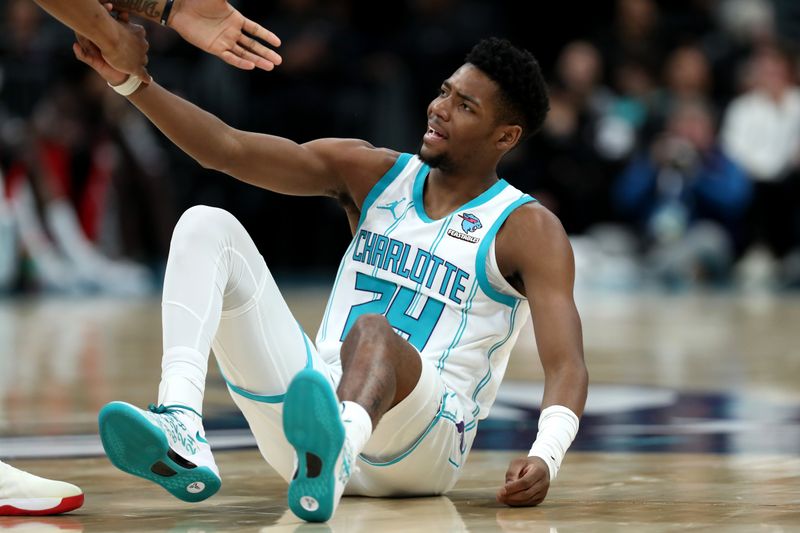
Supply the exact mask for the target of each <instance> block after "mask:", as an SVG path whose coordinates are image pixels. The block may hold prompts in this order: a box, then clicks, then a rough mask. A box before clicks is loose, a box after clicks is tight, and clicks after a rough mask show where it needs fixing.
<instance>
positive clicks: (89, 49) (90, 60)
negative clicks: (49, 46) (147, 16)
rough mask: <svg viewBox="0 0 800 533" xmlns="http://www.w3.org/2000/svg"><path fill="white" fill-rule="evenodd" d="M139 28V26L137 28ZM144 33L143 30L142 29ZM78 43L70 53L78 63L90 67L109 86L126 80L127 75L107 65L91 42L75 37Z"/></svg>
mask: <svg viewBox="0 0 800 533" xmlns="http://www.w3.org/2000/svg"><path fill="white" fill-rule="evenodd" d="M139 27H140V28H141V26H139ZM142 31H144V29H142ZM75 37H77V39H78V42H77V43H73V45H72V51H73V52H74V53H75V57H77V58H78V59H79V60H80V61H82V62H84V63H86V64H87V65H89V66H90V67H92V68H93V69H94V70H95V72H97V73H98V74H100V77H102V78H103V79H104V80H106V81H107V82H108V83H110V84H111V85H120V84H121V83H124V82H125V80H127V79H128V74H126V73H125V72H122V71H120V70H117V69H115V68H114V67H112V66H111V65H109V64H108V61H106V60H105V59H104V58H103V55H102V54H101V53H100V49H99V48H98V47H97V45H95V44H94V43H93V42H92V41H90V40H89V39H87V38H86V37H84V36H82V35H77V34H76V35H75Z"/></svg>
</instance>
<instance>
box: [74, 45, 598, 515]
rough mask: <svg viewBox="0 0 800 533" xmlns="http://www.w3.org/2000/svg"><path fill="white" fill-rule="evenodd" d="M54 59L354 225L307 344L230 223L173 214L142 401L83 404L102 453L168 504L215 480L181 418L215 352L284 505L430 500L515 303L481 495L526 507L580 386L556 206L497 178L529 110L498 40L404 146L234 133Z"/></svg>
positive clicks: (536, 119) (530, 119) (471, 419)
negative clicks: (506, 458) (527, 363)
mask: <svg viewBox="0 0 800 533" xmlns="http://www.w3.org/2000/svg"><path fill="white" fill-rule="evenodd" d="M74 52H75V54H76V55H77V57H78V58H79V59H80V60H82V61H84V62H85V63H87V64H89V65H90V66H91V67H92V68H94V69H95V70H96V71H97V72H98V73H99V74H100V75H101V76H102V77H103V78H105V79H106V81H108V82H109V84H110V85H112V86H115V87H116V90H117V92H121V93H123V94H125V95H127V96H128V98H129V99H130V101H131V102H132V103H133V104H134V105H135V106H137V107H138V108H139V109H140V110H141V111H142V112H143V113H144V114H145V115H147V117H148V118H149V119H150V120H151V121H152V122H153V123H154V124H155V125H156V126H157V127H158V128H159V129H160V130H161V131H162V132H163V133H164V134H166V135H167V136H168V137H169V138H170V139H171V140H172V141H173V142H174V143H175V144H176V145H178V146H179V147H180V148H181V149H183V150H184V151H185V152H186V153H187V154H189V155H190V156H192V157H193V158H194V159H196V160H197V161H198V162H199V163H200V164H201V165H203V166H204V167H206V168H211V169H216V170H219V171H222V172H225V173H227V174H229V175H231V176H234V177H236V178H238V179H240V180H243V181H246V182H248V183H251V184H253V185H256V186H258V187H262V188H265V189H269V190H272V191H276V192H280V193H284V194H291V195H327V196H331V197H334V198H336V199H338V200H339V201H340V202H341V204H342V207H343V208H344V210H345V211H346V213H347V216H348V218H349V221H350V227H351V229H352V232H353V240H352V242H351V243H350V246H349V247H348V248H347V250H346V251H345V254H344V257H343V259H342V262H341V265H340V267H339V271H338V273H337V275H336V280H335V282H334V286H333V289H332V291H331V296H330V299H329V301H328V305H327V308H326V310H325V314H324V317H323V320H322V324H321V326H320V328H319V332H318V334H317V338H316V343H312V342H311V340H310V339H309V337H308V336H307V335H306V334H305V333H304V332H303V330H302V329H301V328H300V326H299V325H298V324H297V322H296V320H295V319H294V317H293V316H292V314H291V312H290V310H289V308H288V307H287V305H286V303H285V302H284V300H283V298H282V297H281V294H280V292H279V290H278V288H277V286H276V285H275V282H274V280H273V278H272V276H271V274H270V272H269V270H268V268H267V265H266V264H265V262H264V259H263V258H262V257H261V255H260V254H259V252H258V250H257V249H256V247H255V245H254V244H253V241H252V240H251V238H250V237H249V235H248V234H247V232H246V230H245V229H244V228H243V227H242V226H241V224H240V223H239V222H238V221H237V220H236V219H235V218H234V217H233V216H232V215H231V214H229V213H227V212H226V211H223V210H220V209H214V208H210V207H203V206H197V207H193V208H191V209H189V210H188V211H187V212H186V213H185V214H184V215H183V217H182V218H181V219H180V221H179V222H178V225H177V227H176V228H175V231H174V234H173V238H172V245H171V249H170V255H169V260H168V264H167V271H166V279H165V282H164V294H163V327H164V332H163V339H164V353H163V362H162V379H161V384H160V385H159V392H158V404H157V405H151V406H150V408H149V410H140V409H138V408H136V407H133V406H131V405H129V404H126V403H122V402H113V403H110V404H108V405H107V406H105V407H104V408H103V409H102V411H101V412H100V434H101V438H102V441H103V445H104V446H105V450H106V452H107V454H108V456H109V458H110V459H111V461H112V463H114V464H115V465H116V466H117V467H119V468H120V469H122V470H124V471H125V472H129V473H131V474H134V475H137V476H140V477H143V478H145V479H148V480H151V481H154V482H155V483H158V484H159V485H162V486H163V487H164V488H166V489H167V490H168V491H169V492H170V493H172V494H173V495H175V496H177V497H178V498H180V499H183V500H186V501H199V500H203V499H205V498H208V497H209V496H211V495H212V494H214V493H215V492H216V491H217V490H218V489H219V487H220V483H221V480H220V476H219V473H218V470H217V467H216V465H215V463H214V459H213V457H212V455H211V448H210V446H209V444H208V442H207V441H206V440H205V438H204V432H203V426H202V420H201V418H202V417H201V415H202V404H203V391H204V386H205V380H206V368H207V364H208V355H209V350H210V349H211V348H213V349H214V354H215V355H216V358H217V362H218V363H219V366H220V369H221V371H222V374H223V375H224V377H225V379H226V381H227V384H228V388H229V389H230V392H231V396H232V397H233V399H234V401H235V403H236V404H237V405H238V406H239V408H240V409H241V410H242V412H243V413H244V416H245V417H246V418H247V421H248V423H249V425H250V428H251V429H252V431H253V433H254V435H255V437H256V440H257V442H258V447H259V449H260V451H261V453H262V454H263V456H264V458H265V459H266V460H267V461H268V462H269V463H270V464H271V465H272V466H273V467H274V468H275V470H277V472H278V473H279V474H280V475H281V476H282V477H283V478H284V479H285V480H286V481H287V482H289V496H288V498H289V507H290V508H291V509H292V511H293V512H294V513H295V514H296V515H297V516H299V517H301V518H303V519H305V520H309V521H324V520H327V519H328V518H330V517H331V516H332V514H333V513H334V511H335V509H336V506H337V505H338V503H339V500H340V498H341V496H342V494H343V493H347V494H357V495H366V496H406V495H434V494H442V493H444V492H447V491H448V490H449V489H450V488H452V487H453V485H454V484H455V483H456V481H457V480H458V478H459V475H460V474H461V471H462V469H463V466H464V462H465V460H466V458H467V455H468V453H469V451H470V447H471V445H472V442H473V439H474V438H475V432H476V429H477V426H478V423H479V421H480V420H482V419H483V418H485V417H486V416H487V414H488V412H489V409H490V407H491V405H492V403H493V401H494V399H495V395H496V393H497V388H498V386H499V384H500V381H501V379H502V377H503V374H504V372H505V369H506V365H507V362H508V357H509V353H510V352H511V347H512V345H513V344H514V342H515V340H516V339H517V336H518V334H519V332H520V329H521V328H522V325H523V324H524V323H525V321H526V318H527V317H528V315H529V308H530V309H531V310H534V311H535V313H534V314H533V323H534V327H535V333H536V341H537V344H538V347H539V353H540V357H541V361H542V365H543V367H544V372H545V392H544V398H543V402H542V407H543V408H544V409H543V411H542V414H541V418H540V419H539V433H538V435H537V437H536V440H535V442H534V443H533V447H532V448H531V450H530V453H529V454H528V455H527V456H525V457H522V458H519V459H515V460H514V461H512V462H511V464H510V466H509V468H508V470H507V472H506V475H505V484H504V485H503V486H502V487H501V488H500V489H499V491H498V493H497V499H498V501H500V502H503V503H506V504H508V505H519V506H523V505H536V504H538V503H540V502H541V501H542V500H543V499H544V498H545V495H546V494H547V491H548V489H549V487H550V483H551V482H552V481H553V480H554V479H555V477H556V474H557V473H558V469H559V466H560V464H561V461H562V459H563V457H564V454H565V452H566V450H567V448H568V447H569V445H570V443H571V442H572V440H573V438H574V437H575V434H576V432H577V430H578V417H579V416H580V415H581V413H582V410H583V406H584V402H585V398H586V393H587V382H588V378H587V372H586V367H585V365H584V361H583V348H582V340H581V327H580V319H579V317H578V313H577V310H576V308H575V304H574V301H573V296H572V289H573V272H574V265H573V257H572V251H571V247H570V244H569V241H568V239H567V237H566V235H565V233H564V230H563V228H562V226H561V224H560V223H559V221H558V220H557V219H556V217H555V216H554V215H552V214H551V213H550V212H549V211H547V210H546V209H545V208H544V207H542V206H541V205H540V204H538V203H537V202H536V201H535V200H534V199H533V198H531V197H530V196H527V195H525V194H523V193H522V192H520V191H519V190H517V189H516V188H514V187H512V186H511V185H509V184H508V183H507V182H505V181H503V180H502V179H498V177H497V173H496V167H497V164H498V162H499V161H500V159H501V158H502V157H503V156H504V155H505V154H506V153H507V152H509V151H510V150H511V149H513V148H514V147H515V146H517V145H518V144H519V142H520V141H521V140H522V139H523V138H524V137H525V136H526V135H529V134H531V133H533V132H535V131H536V130H537V129H538V128H539V127H540V126H541V124H542V122H543V120H544V117H545V115H546V112H547V109H548V99H547V92H546V87H545V83H544V81H543V78H542V76H541V73H540V70H539V66H538V64H537V62H536V60H535V59H534V58H533V56H531V55H530V53H528V52H527V51H523V50H520V49H517V48H514V47H513V46H512V45H511V44H510V43H508V42H507V41H504V40H499V39H489V40H484V41H481V42H480V43H479V44H478V45H477V46H475V47H474V48H473V50H472V51H471V52H470V53H469V55H468V56H467V58H466V62H465V63H464V65H462V66H461V67H460V68H459V69H458V70H457V71H456V72H455V73H453V75H452V76H450V78H448V79H447V80H445V81H444V82H443V83H442V86H441V88H440V89H439V94H438V96H437V97H436V98H435V99H434V100H433V101H432V102H431V103H430V105H429V106H428V109H427V117H428V129H427V132H425V134H424V136H423V138H422V147H421V149H420V152H419V154H418V155H410V154H400V153H397V152H394V151H392V150H388V149H384V148H375V147H373V146H371V145H370V144H369V143H367V142H365V141H360V140H350V139H319V140H315V141H312V142H309V143H306V144H303V145H298V144H296V143H294V142H292V141H290V140H287V139H283V138H279V137H274V136H269V135H261V134H256V133H249V132H244V131H238V130H236V129H233V128H231V127H229V126H227V125H226V124H224V123H223V122H221V121H220V120H218V119H217V118H216V117H214V116H212V115H210V114H209V113H206V112H205V111H203V110H201V109H199V108H197V107H195V106H194V105H192V104H190V103H189V102H186V101H185V100H182V99H181V98H179V97H177V96H175V95H173V94H171V93H169V92H168V91H166V90H165V89H163V88H162V87H160V86H158V85H157V84H156V83H155V82H153V83H151V84H149V85H145V84H140V83H139V82H138V80H136V79H129V78H128V77H127V75H124V74H121V73H119V72H117V71H115V70H113V69H112V68H110V67H109V66H108V65H107V64H106V63H105V62H104V61H103V60H102V58H101V56H100V55H99V54H98V53H97V50H96V49H95V48H94V47H92V46H91V43H87V42H85V41H82V46H81V45H79V44H76V45H75V46H74Z"/></svg>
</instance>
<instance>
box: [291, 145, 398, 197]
mask: <svg viewBox="0 0 800 533" xmlns="http://www.w3.org/2000/svg"><path fill="white" fill-rule="evenodd" d="M305 146H306V147H307V148H311V149H312V150H314V152H316V153H317V154H318V155H319V156H321V157H322V158H323V159H324V161H325V163H326V166H327V168H328V171H329V172H331V173H333V174H335V175H336V177H337V178H338V181H339V182H340V183H342V184H343V186H344V190H342V191H335V192H334V194H333V195H335V196H340V200H343V199H344V198H341V196H342V195H346V196H348V197H349V199H350V200H351V201H352V202H353V203H354V204H355V205H358V206H360V205H361V203H362V202H363V200H364V198H365V197H366V196H367V194H368V193H369V191H370V189H372V186H373V185H375V183H377V182H378V180H380V179H381V177H382V176H383V175H384V174H385V173H386V172H387V171H388V170H389V169H390V168H392V165H394V163H395V161H397V158H398V157H400V153H399V152H396V151H394V150H390V149H388V148H376V147H375V146H373V145H372V144H370V143H369V142H367V141H364V140H361V139H318V140H315V141H311V142H309V143H306V144H305Z"/></svg>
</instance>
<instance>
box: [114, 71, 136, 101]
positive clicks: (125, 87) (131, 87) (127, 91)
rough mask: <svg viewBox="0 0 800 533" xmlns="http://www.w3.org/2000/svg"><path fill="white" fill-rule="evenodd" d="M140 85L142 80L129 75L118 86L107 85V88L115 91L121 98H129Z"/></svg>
mask: <svg viewBox="0 0 800 533" xmlns="http://www.w3.org/2000/svg"><path fill="white" fill-rule="evenodd" d="M141 84H142V80H141V79H140V78H139V76H135V75H133V74H131V75H130V76H128V79H127V80H125V81H124V82H122V83H120V84H119V85H111V84H110V83H109V84H108V86H109V87H111V88H112V89H114V90H115V91H117V92H118V93H119V94H121V95H122V96H130V95H131V94H133V93H134V91H136V89H138V88H139V86H140V85H141Z"/></svg>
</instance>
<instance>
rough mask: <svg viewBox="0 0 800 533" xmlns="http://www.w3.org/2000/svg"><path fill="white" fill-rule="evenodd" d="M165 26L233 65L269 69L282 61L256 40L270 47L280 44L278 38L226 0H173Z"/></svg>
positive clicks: (249, 68) (275, 53)
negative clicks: (264, 42)
mask: <svg viewBox="0 0 800 533" xmlns="http://www.w3.org/2000/svg"><path fill="white" fill-rule="evenodd" d="M168 26H169V27H170V28H172V29H174V30H175V31H177V32H178V33H179V34H180V35H181V37H183V38H184V39H186V40H187V41H188V42H190V43H191V44H193V45H195V46H197V47H198V48H200V49H202V50H205V51H206V52H208V53H210V54H214V55H215V56H217V57H219V58H220V59H222V60H223V61H225V62H226V63H228V64H230V65H233V66H234V67H238V68H241V69H245V70H252V69H253V68H256V67H258V68H261V69H264V70H272V69H273V68H275V66H276V65H280V64H281V61H282V59H281V56H280V55H278V53H277V52H275V51H274V50H271V49H269V48H267V47H266V46H264V45H263V44H261V43H260V42H259V41H257V40H256V39H261V40H263V41H266V42H267V43H268V44H270V45H272V46H280V44H281V40H280V39H279V38H278V37H277V36H276V35H275V34H274V33H272V32H271V31H269V30H267V29H266V28H264V27H262V26H260V25H259V24H256V23H255V22H253V21H252V20H250V19H247V18H245V17H244V16H243V15H242V14H241V13H240V12H239V11H237V10H236V9H235V8H234V7H233V6H231V5H230V4H229V3H228V2H227V0H175V5H174V6H173V8H172V14H171V15H170V17H169V21H168ZM248 34H249V35H248Z"/></svg>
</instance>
